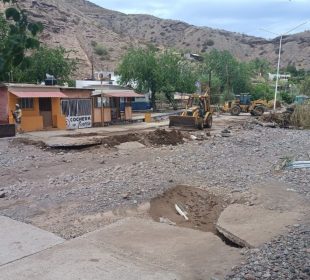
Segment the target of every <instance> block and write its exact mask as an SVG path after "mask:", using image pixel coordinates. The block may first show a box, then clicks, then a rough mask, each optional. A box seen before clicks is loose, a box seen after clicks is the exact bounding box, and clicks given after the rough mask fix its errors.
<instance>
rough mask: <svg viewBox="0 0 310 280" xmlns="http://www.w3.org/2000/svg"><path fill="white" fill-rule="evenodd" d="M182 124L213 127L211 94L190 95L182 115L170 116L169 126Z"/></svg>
mask: <svg viewBox="0 0 310 280" xmlns="http://www.w3.org/2000/svg"><path fill="white" fill-rule="evenodd" d="M171 126H180V127H188V128H198V129H203V128H204V127H206V128H211V127H212V113H211V109H210V96H209V95H208V94H207V93H206V94H204V95H198V94H193V95H191V96H190V97H189V99H188V102H187V106H186V109H185V111H184V112H183V113H182V114H181V115H180V116H170V117H169V127H171Z"/></svg>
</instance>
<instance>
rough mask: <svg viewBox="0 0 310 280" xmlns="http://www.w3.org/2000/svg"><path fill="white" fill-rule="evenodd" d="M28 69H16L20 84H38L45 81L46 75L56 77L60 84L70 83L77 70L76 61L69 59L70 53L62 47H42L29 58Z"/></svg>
mask: <svg viewBox="0 0 310 280" xmlns="http://www.w3.org/2000/svg"><path fill="white" fill-rule="evenodd" d="M25 63H27V69H23V68H20V67H16V68H15V78H16V80H17V81H18V82H29V83H37V82H41V81H44V80H45V75H46V74H50V75H54V76H55V78H56V79H57V80H58V83H62V82H69V81H70V76H71V74H72V73H73V72H74V71H75V69H76V60H72V59H70V58H69V52H67V51H66V50H65V49H64V48H62V47H57V48H48V47H45V46H44V47H40V48H39V49H38V50H36V51H35V52H33V54H32V55H31V56H30V57H28V58H27V60H26V61H25Z"/></svg>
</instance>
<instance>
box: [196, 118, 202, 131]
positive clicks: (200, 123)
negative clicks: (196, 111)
mask: <svg viewBox="0 0 310 280" xmlns="http://www.w3.org/2000/svg"><path fill="white" fill-rule="evenodd" d="M197 128H198V129H199V130H203V120H202V121H201V122H198V124H197Z"/></svg>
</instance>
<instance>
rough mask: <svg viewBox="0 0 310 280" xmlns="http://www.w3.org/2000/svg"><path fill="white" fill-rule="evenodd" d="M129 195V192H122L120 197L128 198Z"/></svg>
mask: <svg viewBox="0 0 310 280" xmlns="http://www.w3.org/2000/svg"><path fill="white" fill-rule="evenodd" d="M130 195H131V192H128V193H123V194H122V197H123V199H129V198H130Z"/></svg>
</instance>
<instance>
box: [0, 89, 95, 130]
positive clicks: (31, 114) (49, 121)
mask: <svg viewBox="0 0 310 280" xmlns="http://www.w3.org/2000/svg"><path fill="white" fill-rule="evenodd" d="M91 94H92V90H91V89H77V88H66V87H58V86H44V85H27V84H0V124H14V118H13V115H12V111H14V110H15V104H19V105H20V107H21V109H22V121H21V129H22V130H23V131H25V132H27V131H37V130H43V129H52V128H56V129H66V128H80V127H83V126H84V127H90V126H91V125H92V121H91V119H92V106H91ZM68 106H69V107H68ZM70 121H71V123H70Z"/></svg>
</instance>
